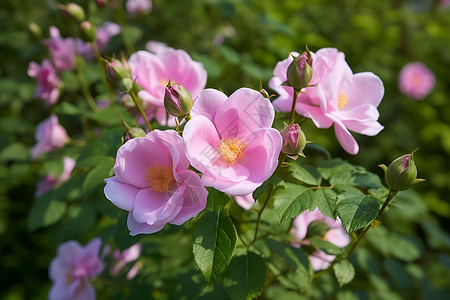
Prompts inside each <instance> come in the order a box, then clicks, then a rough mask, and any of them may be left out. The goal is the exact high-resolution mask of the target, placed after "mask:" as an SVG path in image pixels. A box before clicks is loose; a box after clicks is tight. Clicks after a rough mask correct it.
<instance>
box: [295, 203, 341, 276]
mask: <svg viewBox="0 0 450 300" xmlns="http://www.w3.org/2000/svg"><path fill="white" fill-rule="evenodd" d="M314 221H315V222H323V223H325V224H326V225H327V226H328V227H329V230H328V231H327V232H326V233H325V236H324V237H323V240H325V241H328V242H330V243H332V244H334V245H336V246H338V247H341V248H342V247H345V246H347V245H348V244H349V243H350V237H349V236H348V234H347V233H346V232H345V230H344V227H342V223H341V220H339V218H337V219H336V220H333V219H332V218H330V217H327V216H324V215H323V214H322V213H321V212H320V210H319V209H318V208H316V209H314V210H313V211H312V212H310V211H309V210H307V211H305V212H304V213H302V214H301V215H300V216H298V217H297V218H295V219H294V228H293V230H292V232H293V234H294V236H295V238H296V239H298V240H299V241H301V240H304V239H305V237H306V234H307V232H308V226H309V225H310V224H311V223H312V222H314ZM294 245H296V246H301V245H309V241H308V240H304V241H303V242H301V243H300V244H297V243H295V244H294ZM335 257H336V256H334V255H329V254H326V253H325V252H323V251H321V250H316V251H315V252H314V253H312V254H311V255H310V256H309V259H310V261H311V265H312V267H313V269H314V270H315V271H318V270H323V269H326V268H328V267H329V266H330V264H331V262H332V261H333V260H334V258H335Z"/></svg>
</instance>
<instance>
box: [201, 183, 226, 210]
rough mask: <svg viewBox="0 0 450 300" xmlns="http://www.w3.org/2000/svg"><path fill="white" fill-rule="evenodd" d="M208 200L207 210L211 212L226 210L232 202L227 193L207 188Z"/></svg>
mask: <svg viewBox="0 0 450 300" xmlns="http://www.w3.org/2000/svg"><path fill="white" fill-rule="evenodd" d="M207 190H208V199H207V202H206V208H207V209H209V210H217V211H219V210H220V209H222V208H224V207H225V205H227V204H228V202H229V201H230V196H228V195H227V194H225V193H222V192H219V191H218V190H216V189H214V188H207Z"/></svg>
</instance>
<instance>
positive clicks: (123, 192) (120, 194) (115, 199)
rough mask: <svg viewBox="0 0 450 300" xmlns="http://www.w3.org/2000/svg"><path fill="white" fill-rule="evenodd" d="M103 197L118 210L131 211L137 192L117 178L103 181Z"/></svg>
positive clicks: (133, 187)
mask: <svg viewBox="0 0 450 300" xmlns="http://www.w3.org/2000/svg"><path fill="white" fill-rule="evenodd" d="M105 181H106V186H105V189H104V192H105V196H106V198H108V200H110V201H111V202H112V203H113V204H114V205H115V206H117V207H118V208H120V209H124V210H127V211H131V210H132V209H133V203H134V199H135V198H136V195H137V193H138V191H139V189H138V188H136V187H135V186H133V185H130V184H128V183H125V182H123V181H121V180H120V179H119V178H118V177H117V176H114V177H111V178H107V179H105Z"/></svg>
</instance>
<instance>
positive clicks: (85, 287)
mask: <svg viewBox="0 0 450 300" xmlns="http://www.w3.org/2000/svg"><path fill="white" fill-rule="evenodd" d="M101 244H102V241H101V239H99V238H95V239H93V240H91V241H90V242H89V243H88V244H87V245H86V246H84V247H83V246H81V245H80V244H79V243H78V242H77V241H73V240H70V241H67V242H65V243H63V244H61V245H59V247H58V251H57V256H56V257H55V258H54V259H53V260H52V261H51V262H50V267H49V276H50V279H51V280H52V282H53V285H52V287H51V288H50V292H49V295H48V298H49V299H50V300H59V299H83V300H93V299H95V298H96V293H95V289H94V288H93V286H92V285H91V283H90V281H91V280H93V279H94V278H95V277H97V276H99V275H100V274H101V273H102V272H103V270H104V268H105V261H106V259H107V256H108V255H109V254H110V252H111V249H110V247H109V246H104V247H103V249H102V251H101V252H100V248H101ZM140 255H141V245H140V244H135V245H133V246H131V247H130V248H128V249H125V250H123V251H122V252H121V251H120V250H115V251H114V252H113V253H112V255H110V256H111V257H110V258H112V262H111V266H110V269H109V274H110V275H111V276H113V277H116V276H118V275H119V274H120V273H121V271H122V270H124V267H125V266H126V265H128V264H129V263H131V262H133V261H137V260H138V259H139V257H140ZM137 272H138V263H135V264H134V265H133V266H132V267H131V268H130V269H129V270H128V273H127V274H126V275H125V276H126V278H127V279H129V280H130V279H132V278H133V277H134V276H136V274H137Z"/></svg>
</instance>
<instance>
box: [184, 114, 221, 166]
mask: <svg viewBox="0 0 450 300" xmlns="http://www.w3.org/2000/svg"><path fill="white" fill-rule="evenodd" d="M183 139H184V142H185V144H186V155H187V157H188V159H189V161H190V162H191V164H192V166H193V167H194V168H196V169H198V170H200V171H202V172H204V171H205V170H206V169H208V168H209V166H210V165H212V161H214V160H216V159H217V158H218V157H219V156H220V153H219V152H218V149H219V143H220V138H219V136H218V134H217V131H216V128H215V127H214V125H213V123H211V121H210V120H209V119H207V118H206V117H204V116H197V117H195V118H193V119H191V120H189V122H187V123H186V126H185V127H184V130H183Z"/></svg>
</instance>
